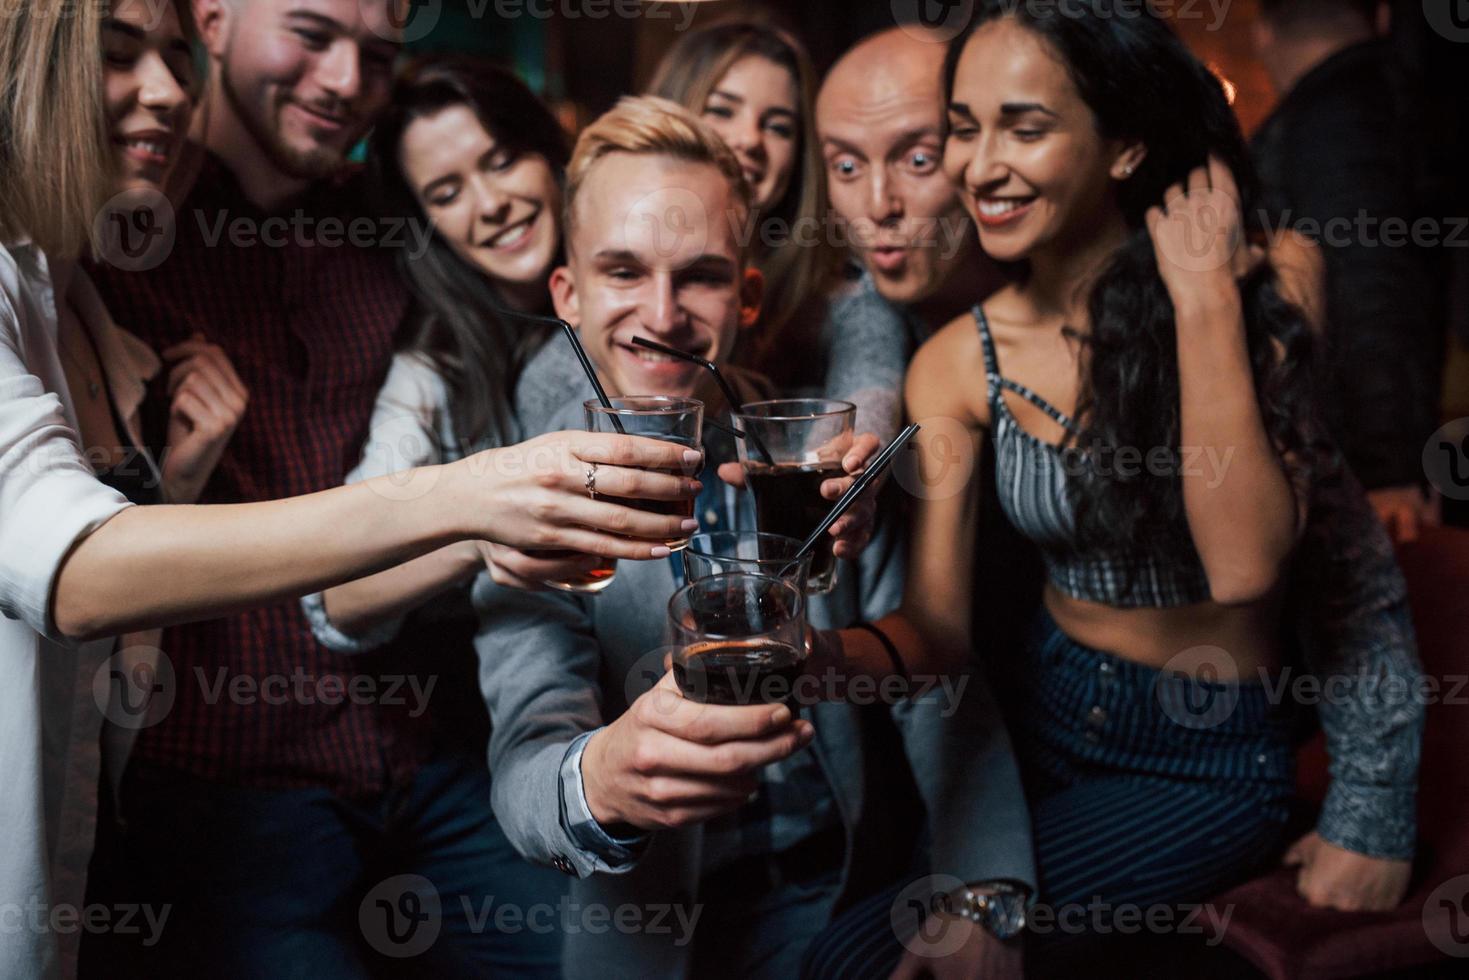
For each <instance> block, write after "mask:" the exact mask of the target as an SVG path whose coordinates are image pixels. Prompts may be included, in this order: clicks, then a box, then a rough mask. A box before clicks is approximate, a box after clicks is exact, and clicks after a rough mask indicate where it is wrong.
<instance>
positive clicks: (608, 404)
mask: <svg viewBox="0 0 1469 980" xmlns="http://www.w3.org/2000/svg"><path fill="white" fill-rule="evenodd" d="M490 306H491V307H493V308H494V310H495V312H496V313H498V314H500V315H501V316H508V317H510V318H511V319H512V320H525V321H527V322H529V323H544V324H546V325H547V326H552V327H560V328H561V332H562V333H564V334H565V335H566V339H567V340H568V341H570V342H571V349H572V350H574V351H576V359H577V360H578V361H581V369H582V370H583V371H585V372H586V373H587V380H588V381H590V382H591V383H592V390H593V391H595V392H596V393H597V401H599V402H601V403H602V407H603V408H605V409H607V411H608V412H609V413H611V414H609V415H608V418H610V419H611V420H612V427H613V428H614V429H616V430H617V434H618V435H622V436H625V435H627V430H626V429H624V428H623V427H622V420H621V419H619V418H618V417H617V410H616V409H614V408H613V407H612V400H611V399H610V398H608V397H607V391H606V389H604V388H603V387H602V382H600V381H598V380H597V369H596V368H594V367H592V362H591V361H590V360H588V359H587V351H586V348H585V347H583V346H582V345H581V338H580V337H578V336H577V335H576V328H575V327H573V326H572V325H571V324H569V323H567V322H566V321H565V320H563V319H561V318H560V317H559V316H541V315H540V314H539V313H522V312H521V311H520V310H512V309H511V308H510V307H508V306H504V305H502V304H500V303H496V302H494V301H493V300H491V301H490Z"/></svg>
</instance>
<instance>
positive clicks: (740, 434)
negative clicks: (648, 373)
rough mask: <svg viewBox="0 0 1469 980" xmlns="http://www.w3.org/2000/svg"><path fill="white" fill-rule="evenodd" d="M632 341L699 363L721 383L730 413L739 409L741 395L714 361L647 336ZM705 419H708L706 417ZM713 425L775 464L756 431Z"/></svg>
mask: <svg viewBox="0 0 1469 980" xmlns="http://www.w3.org/2000/svg"><path fill="white" fill-rule="evenodd" d="M632 342H633V343H634V344H635V345H637V346H638V347H646V348H647V349H648V350H655V351H657V352H658V353H660V354H667V355H668V356H669V357H676V358H678V359H679V360H681V361H688V362H689V363H690V364H697V365H699V366H700V367H702V368H704V369H705V370H707V371H708V372H709V373H710V374H712V375H714V383H715V384H717V385H719V390H720V391H722V392H724V400H725V401H727V402H729V411H730V414H731V415H733V414H734V413H735V412H737V411H739V408H740V396H739V395H737V394H735V391H734V389H733V388H732V387H730V384H729V382H728V381H726V380H724V375H723V374H721V373H720V371H719V368H718V367H717V366H716V365H715V364H714V362H713V361H708V360H705V359H704V358H702V357H700V356H698V355H697V354H690V353H689V352H688V351H682V350H679V349H678V348H676V347H665V346H664V345H662V344H660V343H656V342H655V341H652V340H648V339H647V338H646V337H634V338H633V339H632ZM705 421H708V420H707V419H706V420H705ZM713 425H714V427H715V428H716V429H723V430H724V431H725V432H728V433H729V434H730V435H733V436H734V437H735V438H737V439H744V440H748V441H749V443H750V445H751V446H752V447H753V448H754V449H755V451H756V452H757V453H759V454H760V455H761V456H763V457H764V459H765V463H766V465H769V466H774V465H775V459H774V457H772V456H771V455H770V450H768V449H766V448H765V444H764V443H762V442H761V441H760V437H759V436H757V435H755V433H753V432H751V431H749V430H744V431H741V430H740V429H738V428H729V427H726V426H723V425H720V424H719V423H718V422H715V423H713Z"/></svg>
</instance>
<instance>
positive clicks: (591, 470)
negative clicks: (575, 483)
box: [583, 463, 597, 500]
mask: <svg viewBox="0 0 1469 980" xmlns="http://www.w3.org/2000/svg"><path fill="white" fill-rule="evenodd" d="M583 483H584V485H585V486H586V488H587V496H588V497H590V498H591V499H593V500H596V499H597V464H596V463H588V464H587V476H586V479H585V480H584V481H583Z"/></svg>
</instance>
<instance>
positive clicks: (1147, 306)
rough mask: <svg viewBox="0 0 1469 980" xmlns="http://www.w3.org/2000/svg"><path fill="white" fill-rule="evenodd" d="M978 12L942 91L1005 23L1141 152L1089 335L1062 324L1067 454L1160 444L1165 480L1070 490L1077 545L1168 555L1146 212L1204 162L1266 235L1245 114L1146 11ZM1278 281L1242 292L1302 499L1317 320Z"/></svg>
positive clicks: (1174, 533)
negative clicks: (1055, 60)
mask: <svg viewBox="0 0 1469 980" xmlns="http://www.w3.org/2000/svg"><path fill="white" fill-rule="evenodd" d="M976 6H977V9H976V11H975V14H974V18H973V20H972V21H971V23H970V24H969V26H968V28H967V30H966V31H965V32H964V33H962V34H960V35H959V36H958V37H956V38H955V39H954V41H953V42H952V44H951V46H950V48H949V53H948V58H947V62H946V65H945V92H946V93H950V94H952V92H953V85H954V75H955V71H956V69H957V65H958V62H959V59H960V57H961V55H962V52H963V50H964V47H965V44H966V43H967V41H968V39H969V37H970V36H971V35H972V34H973V32H974V31H975V30H976V29H977V28H978V27H980V26H981V25H983V24H986V23H988V22H990V21H993V20H996V19H999V18H1001V17H1011V18H1013V19H1014V20H1015V22H1016V23H1018V24H1020V25H1021V26H1023V27H1025V28H1026V29H1028V30H1031V31H1034V32H1035V33H1036V34H1037V35H1039V36H1040V37H1041V38H1042V39H1044V41H1045V42H1046V43H1047V44H1048V45H1049V46H1050V48H1051V50H1052V51H1053V52H1055V53H1056V55H1057V56H1058V57H1059V58H1060V60H1061V62H1062V63H1063V64H1064V65H1066V67H1067V70H1068V71H1069V73H1070V76H1071V79H1072V82H1073V83H1074V84H1075V85H1076V88H1077V90H1078V91H1079V92H1080V94H1081V97H1082V99H1083V100H1084V101H1085V102H1086V104H1087V105H1088V106H1089V107H1090V108H1091V111H1092V114H1093V116H1094V118H1095V120H1096V126H1097V130H1098V132H1099V133H1100V134H1101V136H1102V137H1103V138H1104V139H1126V140H1136V141H1138V142H1141V143H1142V144H1143V145H1144V146H1145V147H1146V148H1147V154H1146V156H1145V158H1144V159H1143V161H1142V163H1141V164H1140V165H1139V166H1138V168H1137V170H1136V171H1135V172H1134V173H1133V175H1132V176H1131V178H1130V179H1128V180H1126V181H1123V182H1121V183H1120V184H1119V185H1118V188H1117V199H1118V204H1119V206H1120V208H1121V210H1122V213H1123V216H1124V218H1125V219H1126V222H1127V227H1128V229H1129V234H1128V237H1127V240H1126V242H1125V243H1124V244H1123V245H1122V247H1121V248H1119V249H1118V250H1117V252H1116V253H1115V254H1114V255H1113V257H1112V258H1111V260H1110V263H1109V264H1108V266H1107V267H1106V268H1105V270H1104V271H1103V272H1102V273H1101V275H1100V277H1099V278H1098V280H1097V281H1096V282H1095V284H1094V285H1093V287H1092V290H1091V295H1090V297H1089V298H1088V304H1087V308H1088V314H1089V317H1090V320H1091V323H1090V331H1089V333H1086V334H1084V335H1083V334H1082V333H1080V332H1078V331H1070V333H1071V335H1072V336H1073V337H1075V338H1076V339H1077V340H1078V341H1079V342H1080V343H1081V344H1082V355H1083V356H1082V364H1083V365H1084V367H1083V377H1082V379H1081V389H1080V397H1079V399H1078V406H1077V416H1078V419H1079V420H1080V423H1079V424H1080V425H1081V426H1082V430H1081V432H1080V433H1079V434H1076V435H1075V436H1074V437H1073V438H1072V439H1071V440H1069V442H1068V452H1070V453H1072V454H1078V453H1079V454H1081V457H1082V458H1083V459H1088V458H1089V459H1094V460H1095V459H1100V458H1103V456H1102V454H1106V456H1107V457H1108V458H1111V456H1112V454H1115V452H1116V451H1117V450H1118V449H1121V448H1124V447H1135V448H1136V449H1138V450H1140V451H1141V453H1142V454H1143V455H1144V456H1145V457H1146V456H1147V455H1148V454H1149V452H1150V449H1151V448H1152V447H1164V448H1166V449H1167V450H1168V451H1170V452H1171V453H1172V454H1173V459H1174V463H1175V465H1174V466H1173V467H1172V471H1171V472H1172V475H1171V476H1169V477H1166V478H1159V477H1157V476H1154V475H1152V474H1150V473H1149V472H1148V469H1149V468H1148V467H1137V468H1136V470H1137V471H1136V472H1133V473H1130V474H1118V473H1117V469H1118V468H1117V467H1116V466H1109V467H1106V468H1105V470H1103V469H1102V468H1099V467H1095V466H1086V465H1082V466H1072V467H1069V472H1070V473H1071V474H1072V475H1071V476H1070V477H1069V484H1068V491H1069V494H1070V498H1071V503H1072V505H1073V507H1074V509H1075V513H1076V519H1077V527H1078V532H1079V537H1080V544H1081V545H1082V546H1083V547H1100V548H1107V549H1116V550H1117V551H1120V552H1122V553H1124V554H1132V555H1138V556H1141V555H1143V554H1151V555H1153V556H1155V557H1158V558H1160V559H1163V558H1168V557H1169V556H1172V558H1173V560H1176V558H1177V555H1178V553H1179V549H1180V548H1181V547H1187V546H1188V544H1189V542H1190V541H1191V537H1190V536H1189V534H1188V527H1187V523H1186V519H1185V515H1184V509H1183V492H1182V485H1181V483H1180V479H1179V470H1180V465H1179V463H1180V455H1181V450H1180V447H1179V439H1180V435H1179V432H1180V428H1179V378H1178V343H1177V333H1176V331H1175V326H1174V311H1173V304H1172V302H1171V301H1170V299H1169V296H1168V292H1167V289H1166V288H1165V287H1164V284H1163V280H1162V278H1161V277H1160V275H1159V273H1158V266H1157V261H1156V259H1155V256H1154V250H1153V243H1152V239H1151V237H1150V235H1149V233H1148V230H1147V227H1146V224H1145V222H1144V215H1145V213H1146V212H1147V210H1148V208H1150V207H1152V206H1153V205H1155V204H1159V203H1161V202H1162V200H1163V195H1164V192H1165V190H1166V189H1167V188H1168V187H1170V186H1171V185H1173V184H1175V183H1179V182H1182V181H1185V180H1186V178H1187V176H1188V174H1189V172H1190V171H1191V170H1193V169H1194V168H1195V167H1200V166H1204V165H1206V163H1207V161H1208V158H1209V157H1210V156H1211V155H1213V156H1215V157H1218V158H1219V159H1220V160H1221V161H1223V162H1224V163H1225V164H1226V165H1227V166H1228V167H1229V169H1230V170H1231V171H1232V172H1233V173H1234V177H1235V181H1236V184H1237V185H1238V187H1239V191H1240V213H1241V216H1242V219H1243V221H1244V224H1245V232H1246V235H1247V236H1249V237H1251V238H1254V237H1257V236H1258V235H1259V234H1260V233H1262V232H1263V231H1264V229H1263V228H1262V227H1261V225H1260V223H1259V222H1260V215H1259V212H1258V211H1257V210H1256V209H1255V208H1254V207H1253V202H1254V201H1255V200H1256V195H1257V180H1256V177H1255V172H1254V168H1253V167H1252V166H1251V164H1250V159H1249V154H1248V150H1247V148H1246V144H1245V141H1244V137H1243V135H1242V134H1241V133H1240V128H1239V123H1238V121H1237V120H1236V119H1235V116H1234V112H1233V110H1232V109H1231V108H1230V106H1229V102H1228V99H1227V98H1226V96H1225V94H1224V89H1223V85H1222V84H1221V83H1220V81H1219V79H1218V78H1216V77H1215V76H1214V75H1213V74H1212V73H1211V72H1210V71H1209V69H1208V68H1206V67H1205V66H1204V65H1203V64H1202V63H1200V62H1199V60H1198V59H1197V58H1195V57H1194V56H1193V55H1192V54H1191V53H1190V52H1189V50H1188V49H1187V48H1186V47H1185V46H1184V45H1183V43H1182V42H1181V41H1180V40H1179V39H1178V37H1177V36H1176V35H1175V34H1174V33H1173V31H1172V29H1170V28H1169V27H1168V26H1167V25H1166V24H1165V23H1164V22H1163V21H1162V20H1160V19H1159V18H1157V17H1156V16H1154V15H1152V14H1151V13H1150V12H1148V11H1147V10H1146V8H1139V7H1138V6H1136V5H1133V4H1114V3H1113V2H1112V0H1073V2H1072V3H1070V4H1068V5H1066V6H1055V5H1051V4H1031V3H1023V2H1016V0H979V3H978V4H977V5H976ZM1252 219H1253V221H1252ZM1017 265H1019V266H1021V268H1018V269H1015V270H1012V271H1014V272H1015V273H1016V274H1017V275H1020V276H1022V277H1023V275H1024V274H1025V270H1024V268H1023V265H1024V264H1023V263H1018V264H1017ZM1278 287H1279V283H1278V280H1277V278H1276V275H1275V270H1274V268H1273V267H1272V266H1271V265H1270V263H1269V262H1261V263H1259V264H1258V265H1257V266H1256V267H1255V269H1254V270H1253V271H1252V272H1251V273H1250V274H1249V275H1248V276H1247V277H1246V278H1245V279H1244V280H1243V281H1241V283H1240V298H1241V301H1242V306H1243V311H1244V321H1245V335H1246V341H1247V344H1248V347H1249V353H1250V362H1251V366H1252V369H1253V374H1254V383H1255V393H1256V397H1257V399H1258V401H1259V406H1260V414H1261V418H1262V419H1263V421H1264V425H1265V430H1266V432H1267V433H1268V434H1269V436H1270V438H1271V440H1272V441H1273V442H1274V444H1275V446H1276V449H1277V451H1278V452H1280V453H1281V455H1282V457H1283V459H1284V460H1285V466H1286V470H1287V474H1288V476H1289V477H1290V479H1291V482H1292V485H1293V486H1294V487H1295V488H1296V491H1297V494H1298V495H1301V494H1304V493H1306V492H1308V488H1309V487H1310V486H1311V485H1312V484H1313V483H1314V481H1315V478H1316V476H1317V474H1318V472H1319V469H1320V467H1322V466H1323V465H1325V463H1326V457H1327V456H1328V455H1329V451H1328V450H1327V449H1326V448H1325V447H1324V445H1323V444H1322V443H1321V442H1320V440H1319V438H1318V436H1317V433H1318V431H1319V430H1318V427H1317V425H1316V415H1315V407H1314V406H1315V400H1314V394H1313V382H1312V375H1313V361H1314V352H1313V344H1312V340H1313V338H1312V333H1311V328H1310V326H1309V324H1308V323H1307V321H1306V319H1305V317H1304V316H1303V315H1302V313H1301V311H1300V310H1299V309H1297V308H1296V307H1295V306H1293V305H1292V304H1291V303H1289V302H1287V301H1286V300H1285V299H1284V298H1283V297H1282V295H1281V293H1280V290H1279V288H1278ZM1068 329H1069V328H1068Z"/></svg>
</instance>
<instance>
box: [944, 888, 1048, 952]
mask: <svg viewBox="0 0 1469 980" xmlns="http://www.w3.org/2000/svg"><path fill="white" fill-rule="evenodd" d="M952 898H953V910H954V912H955V914H957V915H962V916H964V918H966V919H968V920H969V921H970V922H973V923H976V924H978V925H980V926H983V927H984V929H985V930H986V931H987V932H989V933H990V935H992V936H994V937H995V938H996V939H1001V940H1005V939H1014V938H1015V937H1016V936H1018V935H1020V933H1021V931H1022V930H1023V929H1024V928H1025V923H1026V918H1027V911H1026V910H1027V908H1028V907H1029V905H1030V888H1028V887H1027V886H1026V885H1024V884H1023V883H1021V882H1018V881H1008V880H1002V881H984V882H978V883H976V884H972V885H966V886H965V887H963V888H960V889H959V890H957V891H955V892H954V893H953V896H952Z"/></svg>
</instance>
